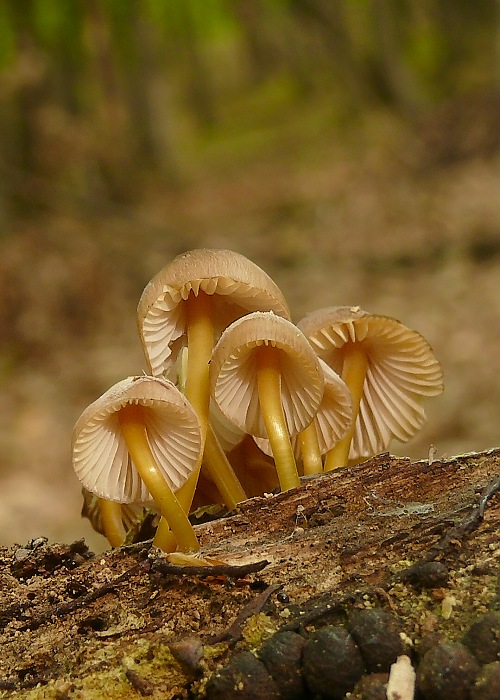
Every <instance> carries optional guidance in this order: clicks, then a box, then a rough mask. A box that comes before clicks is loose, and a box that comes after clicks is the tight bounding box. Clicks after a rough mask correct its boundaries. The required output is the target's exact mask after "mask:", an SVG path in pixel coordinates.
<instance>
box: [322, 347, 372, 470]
mask: <svg viewBox="0 0 500 700" xmlns="http://www.w3.org/2000/svg"><path fill="white" fill-rule="evenodd" d="M343 349H344V359H343V364H342V379H343V380H344V382H345V383H346V384H347V387H348V389H349V391H350V392H351V396H352V423H351V427H350V428H349V430H348V431H347V433H346V435H345V436H344V437H343V438H342V440H340V442H338V443H337V444H336V445H335V447H334V448H333V449H331V450H330V451H329V452H328V454H327V456H326V460H325V471H326V472H329V471H332V469H338V467H344V466H345V465H346V464H347V462H348V459H349V450H350V447H351V442H352V438H353V436H354V431H355V428H356V421H357V418H358V413H359V404H360V402H361V397H362V395H363V385H364V383H365V377H366V370H367V367H368V357H367V355H366V353H365V351H364V350H363V348H362V347H361V346H360V344H359V343H346V344H345V345H344V348H343Z"/></svg>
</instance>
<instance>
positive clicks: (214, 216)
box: [0, 0, 500, 549]
mask: <svg viewBox="0 0 500 700" xmlns="http://www.w3.org/2000/svg"><path fill="white" fill-rule="evenodd" d="M499 125H500V2H498V0H475V2H473V3H472V2H469V1H468V0H454V2H449V1H448V0H335V1H334V2H332V1H331V0H273V1H271V0H252V2H248V1H247V0H168V1H162V0H144V2H140V3H139V2H134V0H66V1H65V2H53V0H0V246H1V249H0V544H12V543H14V542H17V543H19V544H23V543H25V542H26V541H27V540H28V539H29V538H32V537H37V536H42V535H45V536H47V537H49V539H51V540H59V541H70V540H72V539H75V538H79V537H82V536H86V537H88V538H89V541H90V544H91V546H93V547H94V548H96V549H99V548H101V549H102V548H103V547H104V546H105V541H104V540H103V539H102V538H101V537H100V536H98V535H94V534H92V531H91V529H90V526H89V525H88V523H87V522H86V521H82V520H81V519H80V508H81V497H80V489H79V485H78V483H77V481H76V478H75V477H74V475H73V472H72V468H71V461H70V440H71V431H72V427H73V424H74V422H75V420H76V419H77V417H78V416H79V414H80V412H81V411H82V410H83V409H84V408H85V407H86V406H87V404H88V403H90V402H91V401H92V400H94V399H95V398H96V397H97V396H98V395H100V394H101V393H102V392H103V391H104V390H106V389H107V388H108V387H109V386H110V385H111V384H113V383H114V382H116V381H118V380H119V379H122V378H123V377H125V376H127V375H129V374H135V373H140V372H141V370H142V369H143V368H144V366H145V365H144V361H143V358H142V356H141V350H140V346H139V341H138V336H137V332H136V321H135V309H136V305H137V302H138V300H139V297H140V294H141V292H142V290H143V288H144V286H145V284H146V283H147V282H148V280H149V279H150V277H152V276H153V274H155V273H156V272H157V271H158V270H159V269H160V268H161V267H163V265H165V264H166V263H167V262H168V261H169V260H171V259H172V258H173V257H174V256H175V255H176V254H178V253H180V252H183V251H185V250H187V249H190V248H194V247H201V246H206V247H226V248H232V249H234V250H237V251H239V252H240V253H243V254H244V255H247V256H248V257H250V258H251V259H252V260H254V261H255V262H256V263H257V264H259V265H260V266H261V267H263V268H264V269H265V270H266V271H267V272H268V273H269V274H270V275H271V276H273V278H274V279H275V281H276V282H277V283H278V285H279V286H280V287H281V288H282V290H283V292H284V293H285V295H286V296H287V298H288V300H289V304H290V306H291V308H292V311H293V314H294V317H295V320H298V319H299V318H300V317H301V316H302V315H304V314H305V313H306V312H308V311H310V310H312V309H314V308H317V307H321V306H328V305H340V304H353V305H355V304H358V305H360V306H362V307H364V308H366V309H367V310H370V311H374V312H379V313H382V314H388V315H393V316H396V317H397V318H399V319H400V320H402V321H403V322H404V323H405V324H406V325H408V326H410V327H413V328H415V329H417V330H419V331H420V332H421V333H422V334H423V335H424V336H425V337H426V338H427V339H428V341H429V342H430V343H431V345H432V346H433V347H434V350H435V352H436V354H437V356H438V358H439V359H440V361H441V363H442V365H443V368H444V372H445V381H446V390H445V393H444V395H443V396H442V397H438V398H436V399H434V400H433V401H430V402H429V403H428V411H427V412H428V423H427V425H426V427H425V429H424V430H423V431H422V432H421V433H420V434H419V435H418V436H417V437H416V438H415V439H414V440H413V441H412V442H411V443H409V444H408V445H398V444H395V445H394V446H393V447H394V452H396V453H397V454H402V455H409V456H411V457H413V458H426V457H427V455H428V453H429V445H430V444H433V445H435V447H436V450H437V456H438V457H440V456H442V455H446V456H448V457H450V456H452V455H454V454H458V453H462V452H465V451H470V450H482V449H485V448H489V447H493V446H496V445H498V444H499V443H500V439H499V436H498V430H499V427H500V401H499V397H500V128H499Z"/></svg>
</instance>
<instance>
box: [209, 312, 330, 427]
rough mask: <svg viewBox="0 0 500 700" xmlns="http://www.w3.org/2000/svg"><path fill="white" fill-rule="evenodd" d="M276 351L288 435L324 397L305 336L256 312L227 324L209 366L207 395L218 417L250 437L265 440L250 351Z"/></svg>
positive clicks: (316, 362)
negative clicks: (266, 347)
mask: <svg viewBox="0 0 500 700" xmlns="http://www.w3.org/2000/svg"><path fill="white" fill-rule="evenodd" d="M260 345H270V346H272V347H275V348H277V349H278V351H279V353H280V363H281V396H282V403H283V410H284V413H285V418H286V422H287V427H288V431H289V434H290V435H294V434H296V433H299V432H300V431H301V430H304V428H306V427H307V426H308V425H309V423H310V422H311V421H312V419H313V416H314V415H315V413H316V411H317V410H318V407H319V405H320V402H321V399H322V397H323V392H324V378H323V372H322V370H321V367H320V365H319V360H318V358H317V357H316V355H315V353H314V351H313V350H312V348H311V346H310V344H309V343H308V342H307V339H306V338H305V337H304V335H303V334H302V333H301V332H300V331H299V330H298V328H297V327H296V326H294V324H293V323H291V321H288V320H286V319H284V318H281V317H280V316H276V315H275V314H274V313H272V312H262V311H261V312H259V311H257V312H255V313H252V314H248V315H247V316H243V317H242V318H240V319H238V320H237V321H235V322H234V323H232V324H231V325H230V326H229V327H228V328H227V329H226V330H225V331H224V333H223V334H222V335H221V337H220V339H219V342H218V343H217V345H216V346H215V348H214V352H213V355H212V360H211V362H210V389H211V394H212V397H213V399H214V400H215V402H216V403H217V404H218V406H219V408H220V409H221V411H222V413H223V414H224V415H225V416H226V417H227V418H228V419H229V420H230V421H232V422H233V423H234V424H235V425H236V426H238V428H240V429H241V430H244V431H245V432H246V433H249V434H250V435H256V436H258V437H263V438H267V431H266V427H265V423H264V419H263V416H262V412H261V410H260V402H259V396H258V387H257V366H256V358H255V352H254V350H255V348H257V347H259V346H260Z"/></svg>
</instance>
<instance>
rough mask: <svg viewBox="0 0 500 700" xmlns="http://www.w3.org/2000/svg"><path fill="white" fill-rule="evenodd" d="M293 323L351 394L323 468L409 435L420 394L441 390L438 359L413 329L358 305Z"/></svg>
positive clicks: (419, 414)
mask: <svg viewBox="0 0 500 700" xmlns="http://www.w3.org/2000/svg"><path fill="white" fill-rule="evenodd" d="M297 325H298V327H299V328H300V329H301V330H302V331H303V333H304V334H305V335H306V337H307V338H308V339H309V342H310V343H311V345H312V347H313V348H314V350H315V351H316V353H317V355H318V356H319V357H321V358H322V359H323V360H324V361H325V362H326V363H327V364H328V365H329V366H330V367H332V368H333V369H334V370H335V371H336V372H337V373H338V374H340V375H341V377H342V379H343V380H344V381H345V383H346V384H347V386H348V387H349V389H350V391H351V394H352V400H353V411H354V420H353V424H352V427H351V429H350V430H349V431H348V432H347V434H346V436H345V437H344V438H343V439H342V440H341V441H340V442H339V443H338V445H336V447H334V448H333V450H331V451H330V452H329V453H328V456H327V459H326V463H325V470H326V471H329V470H331V469H335V468H337V467H340V466H344V465H345V464H347V461H348V459H351V460H355V459H359V458H361V457H367V456H369V455H372V454H377V453H378V452H382V451H384V450H386V449H387V448H388V446H389V443H390V441H391V439H392V438H396V439H397V440H400V441H401V442H406V441H407V440H409V439H410V438H412V437H413V436H414V435H415V433H416V432H417V431H418V430H419V428H420V427H421V426H422V424H423V422H424V421H425V412H424V409H423V407H422V399H423V398H424V397H426V396H436V395H437V394H440V393H441V392H442V390H443V374H442V370H441V367H440V365H439V362H438V361H437V360H436V358H435V356H434V354H433V352H432V350H431V348H430V346H429V344H428V343H427V341H426V340H425V339H424V338H423V337H422V336H421V335H420V334H419V333H417V332H416V331H413V330H410V329H409V328H407V327H406V326H404V325H403V324H402V323H400V321H397V320H396V319H394V318H391V317H389V316H380V315H377V314H369V313H367V312H366V311H363V310H362V309H360V308H359V306H339V307H331V308H327V309H320V310H318V311H315V312H312V313H311V314H309V315H307V316H306V317H305V318H303V319H302V320H301V321H300V322H299V323H298V324H297Z"/></svg>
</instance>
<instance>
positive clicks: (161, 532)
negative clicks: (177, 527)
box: [153, 517, 177, 553]
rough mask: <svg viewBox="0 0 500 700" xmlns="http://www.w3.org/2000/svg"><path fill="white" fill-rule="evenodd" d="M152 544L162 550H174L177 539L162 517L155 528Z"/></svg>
mask: <svg viewBox="0 0 500 700" xmlns="http://www.w3.org/2000/svg"><path fill="white" fill-rule="evenodd" d="M153 544H154V546H155V547H159V548H160V549H162V550H163V551H164V552H168V553H170V552H175V550H176V549H177V540H176V538H175V535H174V533H173V532H172V530H171V529H170V526H169V524H168V522H167V521H166V520H165V518H163V517H162V518H160V522H159V523H158V527H157V528H156V533H155V536H154V538H153Z"/></svg>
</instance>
